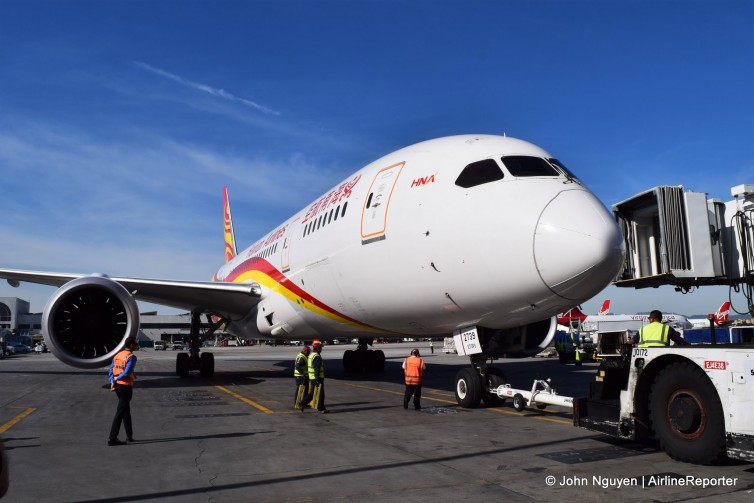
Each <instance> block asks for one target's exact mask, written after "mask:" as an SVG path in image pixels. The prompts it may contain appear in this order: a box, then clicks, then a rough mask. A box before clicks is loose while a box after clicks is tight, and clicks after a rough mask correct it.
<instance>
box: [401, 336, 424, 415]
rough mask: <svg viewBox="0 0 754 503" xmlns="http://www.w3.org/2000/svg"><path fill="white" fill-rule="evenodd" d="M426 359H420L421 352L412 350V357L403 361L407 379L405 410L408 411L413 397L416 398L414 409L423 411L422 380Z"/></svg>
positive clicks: (404, 399) (404, 395)
mask: <svg viewBox="0 0 754 503" xmlns="http://www.w3.org/2000/svg"><path fill="white" fill-rule="evenodd" d="M425 369H426V366H425V365H424V359H422V358H420V357H419V350H418V349H412V350H411V356H409V357H408V358H405V359H404V360H403V373H404V374H405V377H406V392H405V393H404V394H403V408H404V409H408V402H409V400H411V395H413V396H414V409H416V410H421V409H422V406H421V399H422V380H423V378H424V370H425Z"/></svg>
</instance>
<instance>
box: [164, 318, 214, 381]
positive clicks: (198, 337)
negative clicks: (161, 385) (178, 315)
mask: <svg viewBox="0 0 754 503" xmlns="http://www.w3.org/2000/svg"><path fill="white" fill-rule="evenodd" d="M207 321H208V322H209V325H210V326H209V328H208V329H207V330H206V331H205V332H204V333H202V328H203V327H202V322H201V313H200V312H199V311H194V312H192V313H191V334H190V336H189V352H188V353H178V356H177V358H176V360H175V373H176V374H177V375H178V377H187V376H188V375H189V372H190V371H192V370H198V371H199V375H201V376H202V377H205V378H208V379H209V378H211V377H212V376H213V375H215V355H213V354H212V353H207V352H204V353H202V354H201V355H200V354H199V351H200V349H201V346H202V341H203V340H204V339H206V338H208V337H209V336H211V335H212V334H213V333H214V332H215V330H217V329H218V328H219V327H220V325H222V323H223V320H219V321H217V322H215V323H212V320H211V318H210V317H209V315H207Z"/></svg>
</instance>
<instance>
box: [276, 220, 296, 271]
mask: <svg viewBox="0 0 754 503" xmlns="http://www.w3.org/2000/svg"><path fill="white" fill-rule="evenodd" d="M296 222H298V218H297V219H296V220H294V221H293V222H291V224H290V225H289V226H288V228H287V229H286V230H285V235H284V236H283V250H282V251H281V252H280V270H281V271H282V272H283V273H286V272H288V271H290V270H291V244H292V243H293V236H294V231H295V229H296Z"/></svg>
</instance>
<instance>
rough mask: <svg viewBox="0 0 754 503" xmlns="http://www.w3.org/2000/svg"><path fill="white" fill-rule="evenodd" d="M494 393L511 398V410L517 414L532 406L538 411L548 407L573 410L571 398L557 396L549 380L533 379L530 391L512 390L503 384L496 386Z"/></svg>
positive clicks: (508, 385) (509, 386)
mask: <svg viewBox="0 0 754 503" xmlns="http://www.w3.org/2000/svg"><path fill="white" fill-rule="evenodd" d="M495 392H496V393H497V396H499V397H500V398H512V399H513V408H514V409H516V410H517V411H519V412H521V411H522V410H524V408H525V407H529V406H532V405H534V406H535V407H537V408H538V409H544V408H545V407H547V406H548V405H560V406H561V407H569V408H573V397H570V396H562V395H558V392H557V391H555V388H554V387H553V386H552V382H551V381H550V379H535V380H534V384H533V385H532V387H531V391H527V390H524V389H514V388H511V385H510V384H503V385H500V386H498V387H497V389H496V390H495Z"/></svg>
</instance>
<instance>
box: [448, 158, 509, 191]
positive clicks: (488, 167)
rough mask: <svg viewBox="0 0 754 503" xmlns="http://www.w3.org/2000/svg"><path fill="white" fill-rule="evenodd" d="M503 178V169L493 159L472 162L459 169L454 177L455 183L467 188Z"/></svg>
mask: <svg viewBox="0 0 754 503" xmlns="http://www.w3.org/2000/svg"><path fill="white" fill-rule="evenodd" d="M502 179H503V170H502V169H500V166H498V165H497V163H496V162H495V160H494V159H485V160H483V161H477V162H472V163H471V164H469V165H468V166H466V167H465V168H463V171H461V174H460V175H458V178H457V179H456V185H458V186H459V187H463V188H464V189H468V188H470V187H476V186H477V185H482V184H483V183H489V182H496V181H497V180H502Z"/></svg>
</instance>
